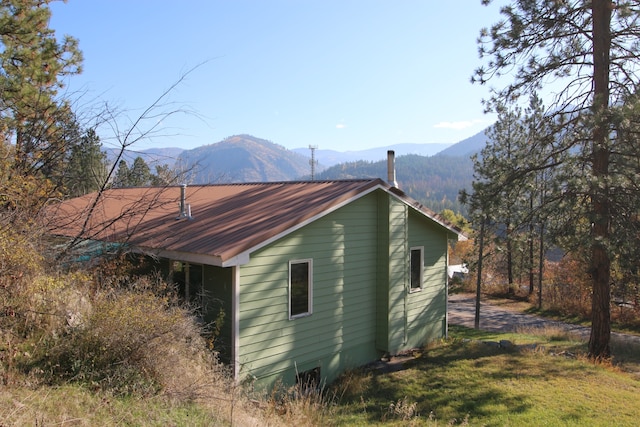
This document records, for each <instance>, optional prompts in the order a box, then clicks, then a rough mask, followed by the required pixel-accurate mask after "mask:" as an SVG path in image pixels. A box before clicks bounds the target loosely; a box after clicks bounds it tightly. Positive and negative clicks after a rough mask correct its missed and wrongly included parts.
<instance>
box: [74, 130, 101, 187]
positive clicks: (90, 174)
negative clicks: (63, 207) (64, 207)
mask: <svg viewBox="0 0 640 427" xmlns="http://www.w3.org/2000/svg"><path fill="white" fill-rule="evenodd" d="M107 174H108V170H107V155H106V154H105V153H103V152H102V144H101V143H100V137H98V135H97V134H96V132H95V130H93V129H89V130H87V131H86V132H85V134H84V135H83V136H82V138H81V140H80V143H79V144H77V145H73V146H72V147H71V150H70V153H69V163H68V166H67V173H66V176H65V186H66V189H67V192H68V194H69V195H70V196H72V197H75V196H81V195H83V194H87V193H90V192H92V191H97V190H100V188H102V186H103V185H104V183H105V181H106V179H107Z"/></svg>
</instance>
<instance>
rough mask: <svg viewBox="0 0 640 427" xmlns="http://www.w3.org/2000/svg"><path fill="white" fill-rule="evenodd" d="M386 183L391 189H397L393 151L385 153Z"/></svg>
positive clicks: (394, 154)
mask: <svg viewBox="0 0 640 427" xmlns="http://www.w3.org/2000/svg"><path fill="white" fill-rule="evenodd" d="M387 182H388V183H389V185H391V186H392V187H396V188H398V182H397V181H396V153H395V151H393V150H389V151H387Z"/></svg>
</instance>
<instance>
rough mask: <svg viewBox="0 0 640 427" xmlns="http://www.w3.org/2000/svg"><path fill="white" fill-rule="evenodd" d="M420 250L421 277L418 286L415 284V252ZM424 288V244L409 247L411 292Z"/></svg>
mask: <svg viewBox="0 0 640 427" xmlns="http://www.w3.org/2000/svg"><path fill="white" fill-rule="evenodd" d="M414 251H420V278H419V283H418V285H419V286H417V287H414V286H413V265H412V263H413V252H414ZM423 288H424V246H413V247H411V248H409V293H413V292H420V291H421V290H422V289H423Z"/></svg>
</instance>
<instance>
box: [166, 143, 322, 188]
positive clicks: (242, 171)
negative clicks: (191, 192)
mask: <svg viewBox="0 0 640 427" xmlns="http://www.w3.org/2000/svg"><path fill="white" fill-rule="evenodd" d="M177 166H178V168H179V169H180V170H183V171H187V181H188V182H189V183H192V184H209V183H228V182H273V181H292V180H296V179H300V177H302V176H304V175H309V174H310V165H309V159H308V158H306V157H304V156H302V155H300V154H298V153H294V152H293V151H290V150H287V149H286V148H284V147H283V146H281V145H278V144H274V143H273V142H271V141H267V140H265V139H260V138H256V137H254V136H251V135H234V136H230V137H228V138H226V139H224V140H222V141H220V142H217V143H215V144H210V145H204V146H202V147H198V148H195V149H193V150H185V151H183V152H182V153H181V154H180V156H179V158H178V161H177Z"/></svg>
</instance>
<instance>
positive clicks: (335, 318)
mask: <svg viewBox="0 0 640 427" xmlns="http://www.w3.org/2000/svg"><path fill="white" fill-rule="evenodd" d="M377 198H378V195H377V194H376V193H372V194H369V195H367V196H365V197H363V198H361V199H358V200H356V201H354V202H352V203H350V204H349V205H347V206H345V207H343V208H341V209H339V210H337V211H335V212H333V213H331V214H329V215H327V216H326V217H324V218H321V219H319V220H317V221H314V222H313V223H311V224H309V225H307V226H305V227H303V228H302V229H300V230H298V231H296V232H294V233H292V234H291V235H288V236H286V237H285V238H283V239H281V240H279V241H277V242H274V243H273V244H271V245H269V246H268V247H266V248H263V249H262V250H260V251H258V252H256V253H254V254H253V255H252V257H251V261H250V263H249V264H247V265H244V266H242V267H241V268H240V314H239V318H240V364H241V369H240V374H241V375H250V376H254V377H256V378H257V379H258V380H259V385H262V386H268V385H269V384H272V383H273V382H275V381H276V380H277V379H280V380H282V381H283V382H284V383H285V384H292V383H293V382H294V381H295V373H296V369H297V371H298V372H302V371H306V370H309V369H312V368H314V367H316V366H320V368H321V374H322V376H323V377H325V378H326V379H327V380H328V381H331V380H333V379H334V378H335V377H336V376H337V375H338V374H339V373H340V371H342V370H344V369H347V368H350V367H355V366H359V365H362V364H364V363H366V362H369V361H372V360H374V359H375V358H376V357H378V356H379V353H378V352H377V351H376V345H375V332H376V278H377V265H378V258H377V237H376V236H377V227H378V209H377ZM307 258H310V259H312V260H313V305H312V307H313V314H312V315H310V316H308V317H303V318H298V319H295V320H289V318H288V301H289V300H288V263H289V260H291V259H307Z"/></svg>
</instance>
